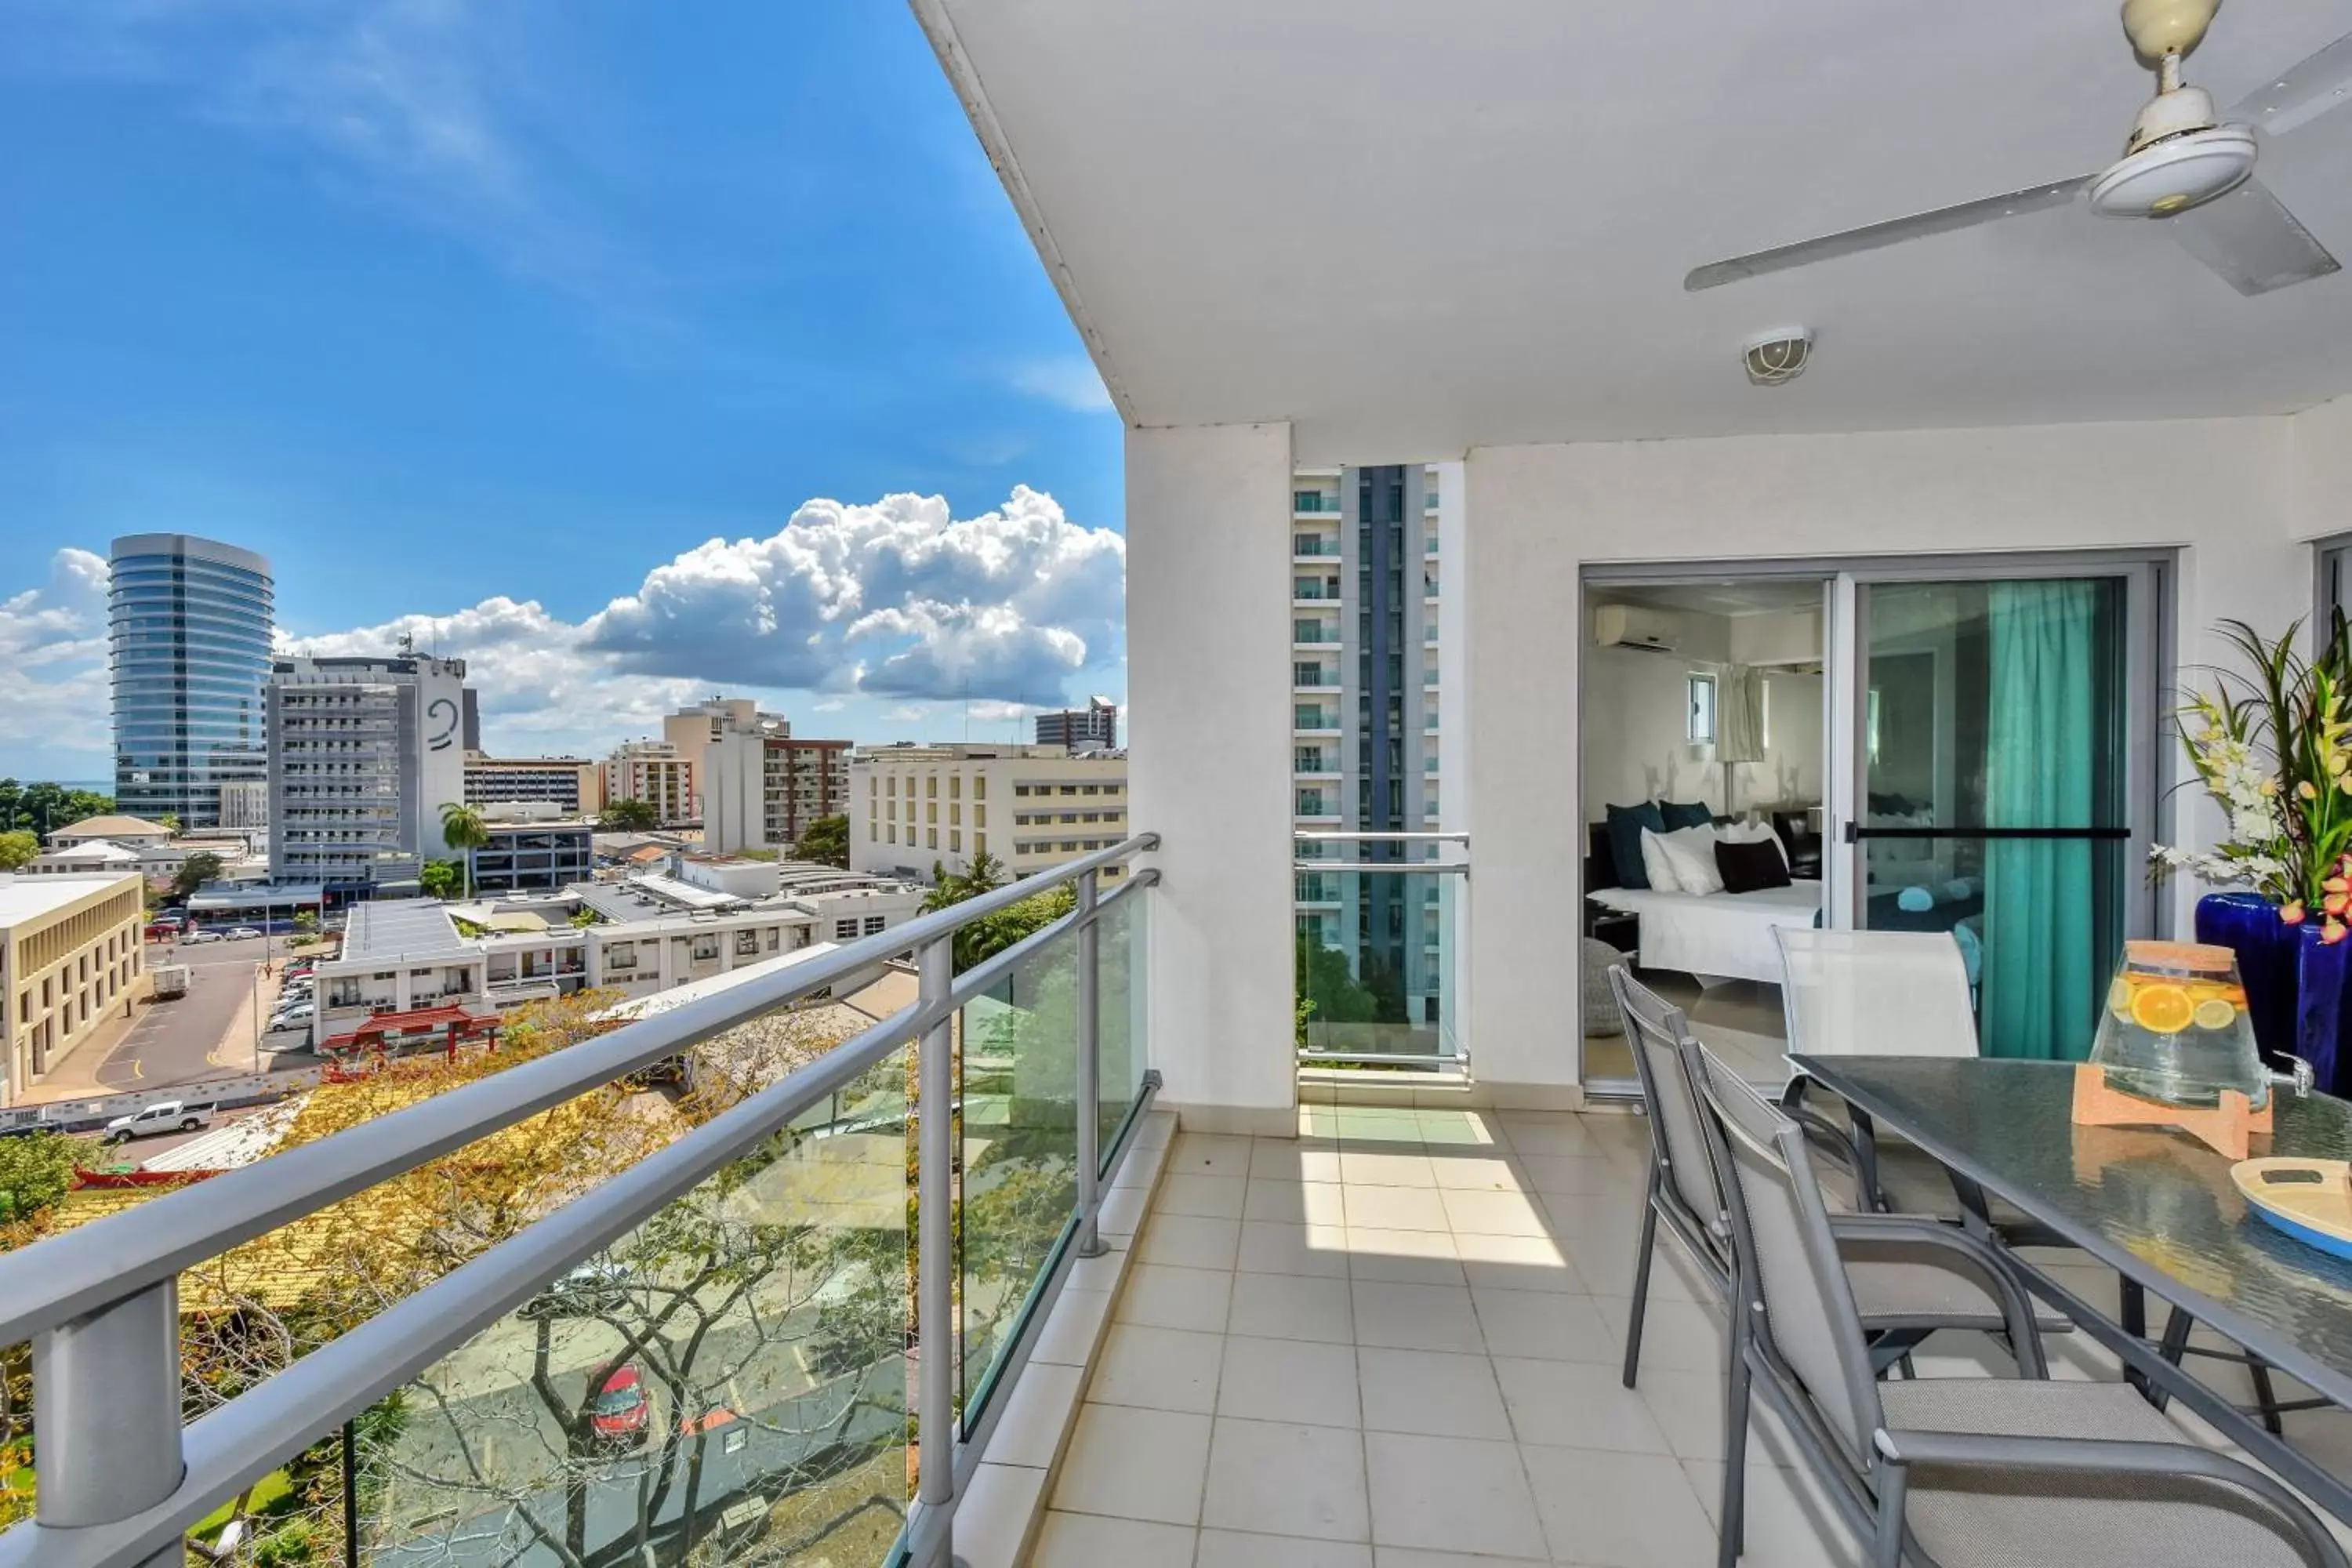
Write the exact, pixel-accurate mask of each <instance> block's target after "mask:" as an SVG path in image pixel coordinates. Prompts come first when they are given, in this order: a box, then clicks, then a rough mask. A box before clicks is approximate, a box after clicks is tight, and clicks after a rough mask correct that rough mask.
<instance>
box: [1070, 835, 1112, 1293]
mask: <svg viewBox="0 0 2352 1568" xmlns="http://www.w3.org/2000/svg"><path fill="white" fill-rule="evenodd" d="M1096 899H1097V888H1096V884H1095V873H1094V872H1092V871H1088V872H1087V873H1086V875H1084V876H1082V877H1080V878H1079V879H1078V912H1077V919H1078V1051H1077V1055H1078V1075H1077V1076H1078V1089H1077V1097H1078V1234H1077V1237H1076V1245H1077V1252H1078V1256H1079V1257H1080V1258H1100V1257H1101V1256H1102V1255H1103V1254H1104V1253H1105V1252H1107V1251H1108V1250H1109V1248H1108V1247H1105V1246H1103V1239H1102V1232H1101V1230H1100V1229H1099V1228H1098V1227H1097V1225H1096V1223H1095V1222H1096V1220H1097V1217H1098V1215H1099V1211H1100V1210H1101V1207H1102V1193H1101V1188H1102V968H1101V964H1102V921H1100V920H1099V919H1098V918H1097V915H1096V912H1095V900H1096Z"/></svg>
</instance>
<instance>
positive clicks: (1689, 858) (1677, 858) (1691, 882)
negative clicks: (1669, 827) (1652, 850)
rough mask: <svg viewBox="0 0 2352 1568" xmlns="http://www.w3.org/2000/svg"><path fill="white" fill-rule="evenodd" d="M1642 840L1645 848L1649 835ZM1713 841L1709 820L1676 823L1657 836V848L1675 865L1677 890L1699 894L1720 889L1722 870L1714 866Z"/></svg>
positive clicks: (1714, 835) (1712, 831)
mask: <svg viewBox="0 0 2352 1568" xmlns="http://www.w3.org/2000/svg"><path fill="white" fill-rule="evenodd" d="M1715 841H1716V832H1715V824H1714V823H1712V822H1706V823H1701V824H1700V825H1699V826H1696V827H1678V828H1676V829H1675V831H1674V832H1672V833H1664V834H1661V835H1659V836H1658V848H1659V849H1660V850H1661V851H1662V852H1664V855H1665V858H1666V864H1667V865H1668V866H1670V867H1672V868H1674V874H1675V882H1676V883H1677V884H1678V887H1677V888H1676V891H1678V892H1685V893H1698V894H1702V895H1704V894H1707V893H1719V892H1721V891H1723V873H1722V872H1720V871H1718V870H1717V869H1716V868H1715ZM1643 847H1645V848H1646V847H1648V835H1646V834H1644V835H1643Z"/></svg>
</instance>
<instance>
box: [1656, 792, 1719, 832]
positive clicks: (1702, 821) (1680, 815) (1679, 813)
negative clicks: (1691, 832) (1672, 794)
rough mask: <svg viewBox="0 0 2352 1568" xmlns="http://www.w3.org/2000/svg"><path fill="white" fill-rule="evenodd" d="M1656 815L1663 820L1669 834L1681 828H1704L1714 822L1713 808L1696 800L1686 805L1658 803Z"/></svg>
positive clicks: (1673, 802)
mask: <svg viewBox="0 0 2352 1568" xmlns="http://www.w3.org/2000/svg"><path fill="white" fill-rule="evenodd" d="M1658 815H1659V816H1663V817H1664V818H1665V820H1666V831H1667V832H1669V833H1672V832H1674V831H1675V829H1677V828H1683V827H1705V826H1706V825H1707V824H1708V823H1710V822H1713V821H1714V820H1715V811H1714V808H1713V807H1711V806H1709V805H1706V803H1705V802H1704V801H1696V800H1694V801H1690V802H1687V803H1685V802H1679V801H1672V800H1668V801H1661V802H1659V803H1658Z"/></svg>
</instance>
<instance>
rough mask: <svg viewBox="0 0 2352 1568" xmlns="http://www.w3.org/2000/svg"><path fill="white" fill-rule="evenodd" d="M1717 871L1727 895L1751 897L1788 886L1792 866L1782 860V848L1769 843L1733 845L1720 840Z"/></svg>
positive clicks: (1716, 860) (1717, 843)
mask: <svg viewBox="0 0 2352 1568" xmlns="http://www.w3.org/2000/svg"><path fill="white" fill-rule="evenodd" d="M1715 870H1716V874H1717V876H1719V877H1721V878H1722V879H1723V890H1724V891H1725V892H1727V893H1752V892H1755V891H1756V890H1757V889H1760V888H1785V887H1787V886H1788V885H1789V863H1788V862H1787V861H1786V860H1784V859H1782V858H1780V846H1779V845H1778V844H1775V843H1773V842H1771V841H1770V840H1769V839H1766V840H1764V841H1763V842H1761V843H1757V844H1731V843H1727V842H1725V841H1724V840H1723V839H1720V838H1718V839H1717V840H1716V841H1715Z"/></svg>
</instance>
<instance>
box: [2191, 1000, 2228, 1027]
mask: <svg viewBox="0 0 2352 1568" xmlns="http://www.w3.org/2000/svg"><path fill="white" fill-rule="evenodd" d="M2196 1019H2197V1026H2198V1027H2199V1028H2200V1029H2226V1028H2228V1027H2229V1026H2231V1025H2232V1024H2234V1023H2236V1022H2237V1021H2238V1010H2237V1009H2236V1008H2235V1007H2232V1006H2231V1005H2230V1004H2229V1003H2228V1002H2227V1001H2226V1000H2224V999H2223V998H2221V997H2219V996H2209V997H2207V998H2206V999H2205V1000H2204V1001H2202V1002H2200V1003H2198V1004H2197V1013H2196Z"/></svg>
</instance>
